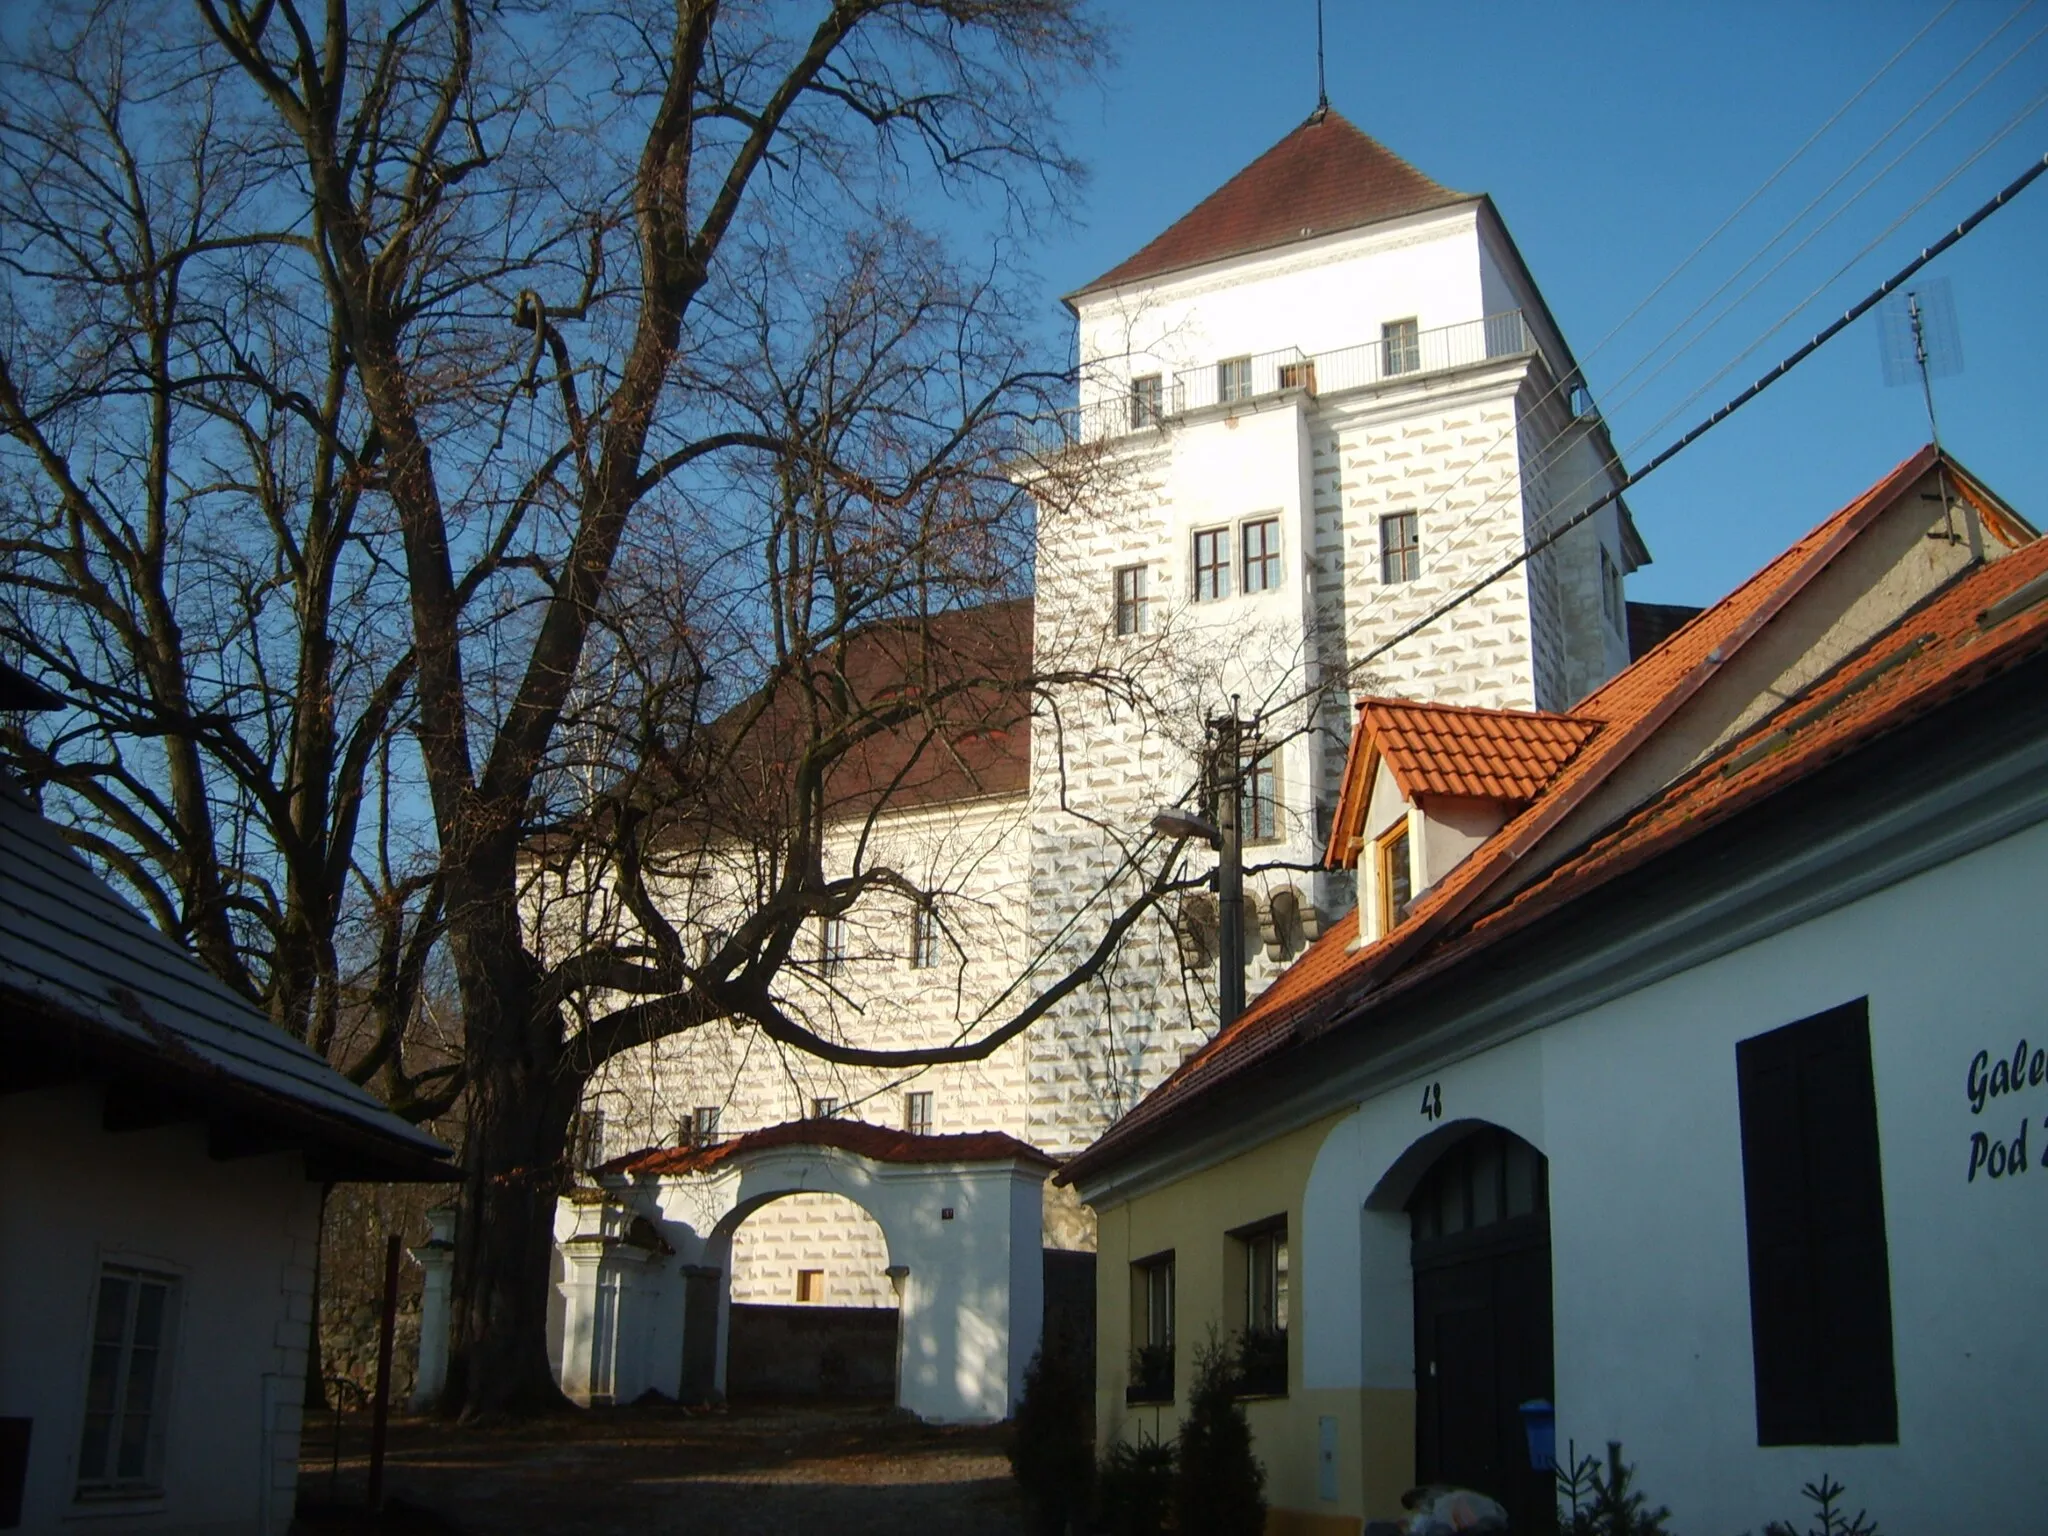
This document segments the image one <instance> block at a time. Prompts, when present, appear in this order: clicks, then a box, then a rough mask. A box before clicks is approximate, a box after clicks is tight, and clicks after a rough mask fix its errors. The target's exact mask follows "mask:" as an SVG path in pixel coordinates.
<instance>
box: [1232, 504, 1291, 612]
mask: <svg viewBox="0 0 2048 1536" xmlns="http://www.w3.org/2000/svg"><path fill="white" fill-rule="evenodd" d="M1254 534H1257V535H1258V537H1259V550H1258V553H1257V554H1253V553H1252V536H1253V535H1254ZM1237 553H1238V561H1239V566H1240V569H1239V574H1238V590H1239V591H1240V592H1242V593H1243V594H1244V595H1245V596H1246V597H1255V596H1258V595H1260V594H1262V593H1266V592H1278V591H1279V590H1280V588H1281V587H1282V586H1283V585H1284V584H1285V583H1286V580H1287V572H1286V569H1285V568H1284V567H1283V566H1282V564H1281V557H1280V514H1279V513H1277V512H1268V513H1264V514H1262V515H1261V516H1258V517H1248V518H1246V519H1245V520H1244V521H1243V522H1241V523H1239V524H1238V525H1237ZM1254 571H1257V572H1258V583H1257V585H1253V582H1252V573H1253V572H1254Z"/></svg>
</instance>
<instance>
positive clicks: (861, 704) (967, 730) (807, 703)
mask: <svg viewBox="0 0 2048 1536" xmlns="http://www.w3.org/2000/svg"><path fill="white" fill-rule="evenodd" d="M1031 670H1032V602H1031V599H1029V598H1013V599H1010V600H1008V601H1004V602H997V603H988V604H984V605H982V606H980V607H975V608H962V609H956V610H954V611H952V612H949V613H941V614H935V615H932V616H930V617H928V618H924V619H918V620H903V621H889V622H885V623H880V624H875V625H871V626H869V627H867V628H865V629H862V630H860V631H858V632H857V633H855V634H853V635H850V636H848V637H847V639H846V641H845V642H844V644H843V645H841V646H838V647H836V648H834V649H832V650H830V651H827V652H824V653H821V654H820V655H818V656H816V657H814V658H812V660H811V661H810V662H809V664H808V665H807V667H806V669H805V670H804V671H803V672H802V673H801V674H792V675H789V676H786V677H784V678H783V679H782V680H781V681H780V682H778V683H777V684H776V685H775V687H774V690H773V692H772V693H771V694H769V695H767V696H766V697H763V698H757V699H756V700H754V701H750V702H749V703H748V704H745V705H741V706H740V707H738V708H736V709H734V710H732V711H729V712H728V714H727V715H726V717H725V719H724V720H723V721H721V722H720V726H719V728H718V732H717V733H715V734H723V735H724V736H725V740H724V741H723V742H722V743H721V744H720V746H719V747H718V748H717V755H718V757H719V758H720V759H721V761H718V762H717V763H716V764H715V765H714V771H715V772H716V773H717V774H718V776H719V777H720V778H722V779H724V780H725V783H726V786H727V787H726V788H725V790H724V791H722V792H723V793H729V794H732V795H734V796H736V798H737V802H738V803H737V804H735V805H733V806H730V807H728V809H729V811H731V812H732V813H733V814H734V815H735V816H736V818H737V820H738V824H739V825H740V826H742V827H744V826H745V825H746V824H747V823H748V822H749V821H750V820H751V819H754V818H756V817H758V818H760V819H762V820H763V822H764V824H766V825H771V826H779V825H782V824H783V821H784V818H785V811H784V809H783V801H784V799H785V798H786V797H787V795H788V794H789V793H790V791H791V788H792V775H793V773H794V770H795V767H796V765H797V764H799V763H800V762H802V761H803V760H804V759H805V758H806V757H807V756H810V755H813V754H816V753H818V752H820V751H821V750H822V744H823V743H824V742H825V741H826V740H828V739H829V738H830V736H831V735H832V733H833V732H835V731H845V732H848V733H849V734H851V735H852V736H853V737H854V738H855V739H853V740H852V741H851V742H850V743H849V744H848V745H847V746H846V748H845V750H844V752H843V753H838V754H836V755H831V756H830V761H829V764H828V766H827V767H826V770H825V788H824V798H825V806H826V813H827V815H830V816H839V815H849V816H850V815H856V814H861V813H865V812H867V811H869V810H872V809H875V808H876V807H878V806H883V805H886V806H888V807H889V808H891V809H895V810H907V809H912V808H915V807H918V806H927V805H937V804H942V803H945V802H948V801H955V800H967V799H974V798H978V797H981V796H985V795H1016V794H1022V793H1023V792H1024V788H1025V781H1026V779H1027V777H1028V775H1029V772H1030V766H1031V696H1030V678H1031Z"/></svg>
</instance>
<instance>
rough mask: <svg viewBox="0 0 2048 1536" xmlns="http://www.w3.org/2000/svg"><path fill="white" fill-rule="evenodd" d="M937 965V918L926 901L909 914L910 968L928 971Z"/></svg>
mask: <svg viewBox="0 0 2048 1536" xmlns="http://www.w3.org/2000/svg"><path fill="white" fill-rule="evenodd" d="M938 963H939V917H938V913H937V912H936V911H935V910H934V909H933V907H932V904H931V903H930V902H928V901H920V902H919V903H918V904H917V905H916V906H915V907H913V908H912V909H911V913H910V968H911V969H912V970H913V971H928V970H930V969H931V968H932V967H933V966H935V965H937V964H938Z"/></svg>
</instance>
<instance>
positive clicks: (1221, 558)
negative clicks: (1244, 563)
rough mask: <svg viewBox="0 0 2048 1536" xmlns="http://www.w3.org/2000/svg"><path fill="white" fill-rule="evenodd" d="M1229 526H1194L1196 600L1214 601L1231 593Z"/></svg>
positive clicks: (1199, 601)
mask: <svg viewBox="0 0 2048 1536" xmlns="http://www.w3.org/2000/svg"><path fill="white" fill-rule="evenodd" d="M1230 562H1231V550H1230V530H1229V529H1228V528H1198V529H1196V530H1195V601H1196V602H1198V603H1213V602H1215V601H1216V600H1217V599H1219V598H1225V597H1228V596H1230Z"/></svg>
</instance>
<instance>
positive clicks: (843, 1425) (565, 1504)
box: [300, 1407, 1023, 1536]
mask: <svg viewBox="0 0 2048 1536" xmlns="http://www.w3.org/2000/svg"><path fill="white" fill-rule="evenodd" d="M307 1430H308V1434H307V1440H308V1444H307V1461H306V1463H305V1465H304V1466H303V1467H302V1469H301V1473H300V1490H301V1493H300V1498H301V1507H302V1508H306V1509H308V1513H307V1515H306V1517H305V1518H303V1519H302V1520H301V1522H300V1528H301V1530H302V1531H304V1532H306V1533H307V1536H341V1533H343V1532H353V1531H364V1530H382V1531H396V1532H418V1533H421V1536H426V1533H448V1532H456V1533H462V1536H500V1533H502V1536H513V1533H520V1536H524V1533H527V1532H534V1531H547V1532H562V1533H569V1536H612V1533H619V1536H625V1533H631V1536H667V1533H671V1532H672V1533H675V1536H683V1533H689V1536H727V1533H730V1536H865V1533H869V1532H873V1533H877V1536H879V1533H882V1532H898V1531H906V1530H908V1531H919V1532H923V1533H928V1536H940V1533H944V1532H951V1531H966V1532H972V1533H973V1536H1021V1533H1022V1531H1023V1525H1022V1521H1021V1518H1020V1516H1019V1513H1018V1503H1017V1497H1016V1488H1015V1484H1014V1483H1012V1482H1011V1480H1010V1464H1009V1461H1008V1459H1007V1457H1006V1456H1005V1455H1004V1449H1003V1448H1004V1437H1005V1435H1006V1434H1007V1431H1005V1430H1004V1429H1002V1428H1000V1427H997V1428H972V1429H940V1428H934V1427H931V1426H927V1425H922V1424H918V1423H915V1422H913V1421H909V1420H906V1419H904V1418H902V1417H899V1416H898V1415H897V1414H896V1413H894V1412H893V1411H891V1410H888V1409H882V1408H869V1407H844V1408H812V1407H805V1408H748V1409H735V1410H733V1411H731V1412H719V1413H686V1412H684V1411H683V1410H680V1409H674V1408H615V1409H598V1410H592V1411H589V1412H583V1413H569V1414H563V1415H561V1416H559V1417H554V1418H549V1419H544V1420H538V1421H531V1422H526V1423H519V1424H505V1425H490V1426H472V1425H447V1424H441V1423H438V1422H436V1421H432V1420H425V1419H398V1420H394V1421H393V1423H392V1426H391V1439H390V1450H389V1453H388V1456H387V1460H386V1466H385V1489H386V1492H387V1496H388V1497H389V1499H390V1501H391V1508H390V1512H389V1515H388V1516H387V1518H386V1519H385V1520H384V1521H382V1522H379V1523H377V1524H375V1525H369V1524H365V1523H364V1522H362V1520H361V1519H360V1517H356V1518H349V1517H347V1516H346V1515H344V1514H342V1512H341V1509H340V1508H339V1507H337V1508H336V1509H335V1510H334V1512H333V1513H332V1514H323V1513H322V1512H320V1511H319V1509H318V1506H322V1505H325V1504H327V1503H328V1501H329V1498H330V1488H331V1490H332V1499H333V1502H334V1504H335V1505H336V1506H347V1505H350V1504H354V1505H357V1506H358V1507H359V1506H360V1502H361V1499H362V1497H363V1486H364V1479H365V1476H366V1473H367V1466H368V1462H367V1454H368V1442H369V1425H368V1422H367V1420H364V1419H360V1418H352V1419H350V1420H348V1421H347V1422H345V1423H344V1425H343V1433H342V1452H343V1458H342V1462H341V1468H340V1472H339V1475H338V1477H336V1476H333V1475H332V1474H331V1471H330V1468H331V1462H330V1460H329V1457H328V1455H327V1452H326V1443H327V1441H328V1436H329V1430H328V1426H327V1423H326V1421H324V1420H321V1419H316V1420H315V1421H314V1422H312V1423H309V1425H308V1426H307Z"/></svg>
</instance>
